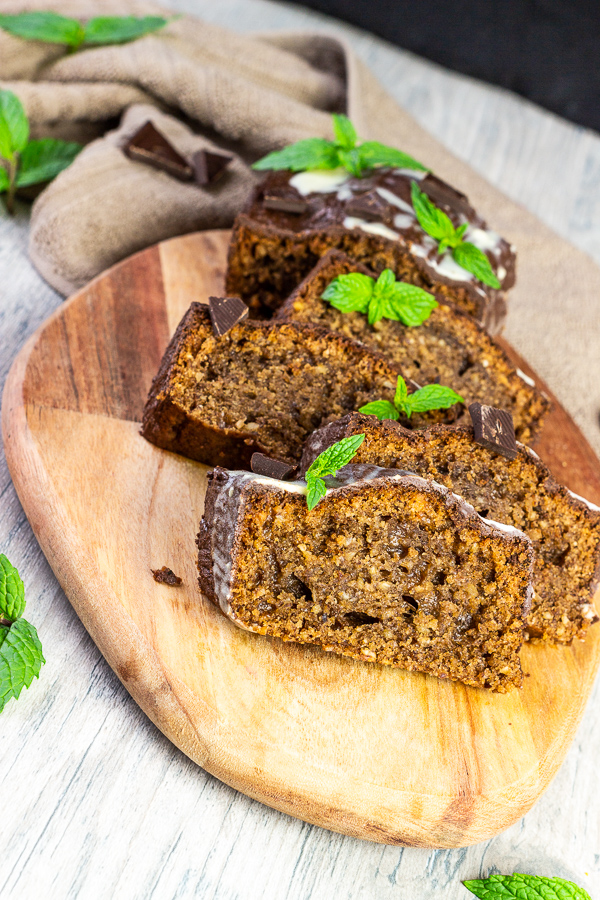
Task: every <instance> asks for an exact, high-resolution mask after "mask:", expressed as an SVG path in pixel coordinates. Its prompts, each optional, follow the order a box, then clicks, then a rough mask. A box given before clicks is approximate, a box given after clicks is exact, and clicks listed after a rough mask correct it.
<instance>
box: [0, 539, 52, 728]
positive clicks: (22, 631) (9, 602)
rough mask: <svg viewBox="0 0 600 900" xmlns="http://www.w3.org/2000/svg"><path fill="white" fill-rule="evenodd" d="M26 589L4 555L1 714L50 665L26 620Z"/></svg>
mask: <svg viewBox="0 0 600 900" xmlns="http://www.w3.org/2000/svg"><path fill="white" fill-rule="evenodd" d="M24 612H25V588H24V585H23V582H22V581H21V577H20V576H19V573H18V572H17V570H16V569H15V567H14V566H13V565H12V563H10V562H9V560H8V559H7V558H6V556H5V555H4V554H3V553H0V713H1V712H2V710H3V709H4V707H5V706H6V704H7V703H8V701H9V700H10V699H11V698H12V697H14V698H15V700H17V699H18V698H19V695H20V693H21V691H22V690H23V688H28V687H29V685H30V684H31V682H32V681H33V679H34V678H38V677H39V674H40V669H41V668H42V665H43V664H44V663H45V662H46V660H45V659H44V657H43V654H42V645H41V643H40V639H39V638H38V635H37V631H36V630H35V628H34V627H33V625H31V624H30V623H29V622H26V621H25V619H23V618H22V615H23V613H24Z"/></svg>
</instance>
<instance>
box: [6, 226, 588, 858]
mask: <svg viewBox="0 0 600 900" xmlns="http://www.w3.org/2000/svg"><path fill="white" fill-rule="evenodd" d="M227 241H228V233H226V232H205V233H203V234H196V235H189V236H186V237H182V238H176V239H174V240H172V241H168V242H166V243H164V244H161V245H160V246H159V247H155V248H150V249H149V250H147V251H144V252H143V253H141V254H138V255H137V256H134V257H132V258H131V259H130V260H127V261H125V262H124V263H122V264H120V265H118V266H116V267H115V268H114V269H112V270H110V271H109V272H108V273H106V274H104V275H103V276H100V277H99V278H98V279H96V280H95V281H94V282H92V283H91V284H90V285H89V286H88V287H87V288H85V289H84V290H83V291H81V292H80V293H79V294H77V295H75V297H73V298H72V299H71V300H70V301H68V302H67V303H66V304H65V305H64V306H63V307H61V308H60V309H59V310H58V311H57V312H56V313H55V314H54V315H53V316H52V317H51V318H50V319H49V320H48V321H47V322H46V323H45V324H44V325H43V326H42V327H41V328H40V329H39V331H38V332H37V333H36V334H34V335H33V336H32V338H30V340H29V341H28V343H27V344H26V345H25V347H24V348H23V350H22V351H21V353H20V354H19V356H18V357H17V359H16V360H15V363H14V365H13V368H12V370H11V373H10V374H9V378H8V380H7V384H6V388H5V396H4V402H3V433H4V441H5V448H6V455H7V461H8V464H9V468H10V471H11V475H12V477H13V480H14V483H15V485H16V488H17V491H18V493H19V497H20V499H21V502H22V504H23V507H24V509H25V511H26V513H27V516H28V518H29V520H30V522H31V524H32V527H33V529H34V532H35V533H36V536H37V538H38V540H39V541H40V544H41V546H42V548H43V550H44V553H45V554H46V556H47V558H48V560H49V562H50V564H51V566H52V568H53V569H54V571H55V573H56V575H57V577H58V579H59V581H60V583H61V584H62V586H63V588H64V590H65V592H66V594H67V596H68V597H69V599H70V600H71V602H72V604H73V606H74V608H75V609H76V611H77V613H78V615H79V617H80V618H81V620H82V622H83V623H84V625H85V627H86V628H87V630H88V631H89V633H90V634H91V636H92V638H93V639H94V641H95V642H96V644H97V645H98V647H99V648H100V650H101V652H102V653H103V655H104V656H105V658H106V659H107V660H108V662H109V664H110V665H111V667H112V668H113V670H114V671H115V672H116V673H117V675H118V677H119V678H120V680H121V681H122V683H123V684H124V685H125V687H126V688H127V690H128V691H129V692H130V694H131V695H132V696H133V697H134V699H135V700H136V701H137V703H138V704H139V705H140V706H141V708H142V709H143V710H144V711H145V712H146V714H147V715H148V716H149V717H150V719H151V720H152V721H153V722H154V723H155V724H156V725H158V727H159V728H160V729H161V730H162V731H163V733H164V734H165V735H166V736H167V737H168V738H169V739H170V740H171V741H173V743H175V744H176V745H177V746H178V747H180V748H181V749H182V750H183V751H184V753H186V754H187V755H188V756H189V757H190V758H191V759H193V760H194V761H195V762H197V763H198V764H199V765H201V766H202V767H203V768H205V769H206V770H207V771H209V772H211V773H213V774H214V775H216V776H217V777H218V778H219V779H221V780H223V781H225V782H226V783H227V784H229V785H232V786H233V787H235V788H237V789H239V790H241V791H243V792H244V793H246V794H248V795H249V796H251V797H253V798H255V799H258V800H260V801H262V802H264V803H266V804H268V805H269V806H272V807H274V808H276V809H279V810H282V811H284V812H287V813H290V814H291V815H294V816H297V817H299V818H301V819H304V820H306V821H308V822H314V823H317V824H319V825H322V826H324V827H327V828H330V829H333V830H336V831H340V832H343V833H346V834H350V835H355V836H359V837H363V838H367V839H370V840H373V841H378V842H381V843H389V844H402V845H409V846H420V847H458V846H464V845H467V844H470V843H475V842H478V841H481V840H484V839H486V838H488V837H491V836H493V835H495V834H497V833H498V832H499V831H501V830H502V829H504V828H507V827H508V826H509V825H510V824H512V823H513V822H514V821H515V820H516V819H517V818H519V817H520V816H522V815H523V814H524V813H525V812H526V811H527V810H528V809H529V808H530V807H531V806H532V804H533V803H534V802H535V801H536V799H537V798H538V797H539V795H540V793H541V792H542V791H543V790H544V789H545V787H546V786H547V785H548V783H549V781H550V779H551V778H552V777H553V775H554V774H555V773H556V771H557V769H558V767H559V766H560V764H561V762H562V760H563V758H564V755H565V753H566V751H567V749H568V747H569V745H570V742H571V740H572V738H573V735H574V733H575V729H576V727H577V724H578V722H579V719H580V717H581V714H582V712H583V709H584V706H585V702H586V700H587V698H588V696H589V693H590V690H591V687H592V684H593V679H594V675H595V673H596V670H597V667H598V663H599V661H600V631H599V629H592V631H591V633H590V636H589V638H588V639H587V640H586V641H585V642H584V643H581V642H576V643H575V644H574V645H573V646H572V647H555V648H553V647H543V646H538V645H530V646H526V647H525V648H524V649H523V664H524V671H525V672H526V673H527V677H526V678H525V684H524V687H523V689H522V690H521V691H513V692H512V693H510V694H508V695H493V694H490V693H488V692H485V691H481V690H476V689H473V688H468V687H466V686H464V685H459V684H451V683H446V682H442V681H439V680H437V679H434V678H430V677H428V676H424V675H418V674H413V673H408V672H402V671H400V670H394V669H389V668H387V667H380V666H372V665H368V664H364V663H359V662H355V661H352V660H349V659H343V658H341V657H335V656H332V655H331V654H327V653H323V652H321V651H319V650H317V649H314V648H307V647H301V646H296V645H293V644H284V643H282V642H280V641H278V640H275V639H268V638H265V637H262V636H258V635H253V634H249V633H246V632H243V631H241V630H239V629H237V628H235V626H233V625H232V624H231V623H230V622H229V621H228V620H227V619H225V618H224V617H223V616H222V615H221V614H220V613H219V612H218V611H217V610H216V609H215V608H214V607H213V606H212V605H211V604H210V603H208V602H207V601H206V600H205V599H204V598H203V597H202V596H201V594H200V592H199V590H198V588H197V583H196V572H195V548H194V537H195V534H196V532H197V528H198V522H199V519H200V516H201V514H202V506H203V497H204V489H205V474H206V471H207V468H206V467H205V466H202V465H200V464H197V463H194V462H191V461H189V460H186V459H183V458H182V457H179V456H176V455H175V454H171V453H168V452H165V451H162V450H159V449H158V448H156V447H154V446H152V445H150V444H148V443H147V442H146V441H144V440H143V439H142V438H141V437H140V435H139V433H138V431H139V426H138V422H139V420H140V415H141V410H142V407H143V403H144V400H145V397H146V394H147V390H148V388H149V385H150V380H151V378H152V376H153V374H154V373H155V371H156V369H157V367H158V363H159V360H160V357H161V355H162V352H163V350H164V348H165V346H166V344H167V341H168V339H169V336H170V334H171V333H172V332H173V330H174V329H175V327H176V325H177V323H178V321H179V319H180V318H181V316H182V314H183V313H184V312H185V310H186V309H187V307H188V306H189V304H190V302H191V301H192V300H198V299H204V298H206V297H207V296H208V295H209V294H211V293H216V294H218V293H220V292H222V285H223V272H224V263H225V250H226V246H227ZM518 362H519V364H520V365H521V367H522V368H524V369H526V366H525V364H524V363H523V361H521V360H518ZM537 449H538V452H539V453H540V455H541V456H542V458H543V459H544V460H545V461H546V463H547V464H548V465H549V466H550V468H551V469H552V470H553V471H554V473H555V474H556V475H557V477H558V478H559V479H560V480H561V481H563V482H565V483H566V484H567V485H568V486H569V487H571V488H572V489H573V490H575V491H576V492H577V493H581V494H584V495H586V496H588V497H589V498H590V499H592V500H596V501H600V476H599V470H598V464H597V463H596V461H595V458H594V455H593V453H592V451H591V450H590V448H589V447H588V446H587V444H586V443H585V441H584V439H583V438H582V436H581V434H580V433H579V432H578V430H577V428H576V427H575V425H574V424H573V423H572V421H571V420H570V419H569V417H568V416H567V415H566V413H564V411H563V410H561V409H560V407H558V406H556V408H555V412H554V413H553V414H552V416H551V417H550V419H549V422H548V424H547V426H546V428H545V429H544V432H543V436H542V439H541V441H540V444H539V446H538V447H537ZM163 565H167V566H169V567H170V568H171V569H173V571H175V572H176V573H177V574H178V575H180V576H181V577H182V578H183V585H182V586H181V587H178V588H174V587H168V586H165V585H159V584H156V583H155V582H154V580H153V578H152V574H151V569H152V568H159V567H161V566H163Z"/></svg>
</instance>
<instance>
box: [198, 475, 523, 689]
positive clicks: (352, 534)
mask: <svg viewBox="0 0 600 900" xmlns="http://www.w3.org/2000/svg"><path fill="white" fill-rule="evenodd" d="M325 483H326V492H325V494H324V496H323V497H322V499H321V500H320V501H319V502H318V503H317V505H316V506H315V507H314V508H313V509H309V508H308V505H307V497H306V494H307V486H306V482H304V481H293V482H290V481H278V480H276V479H272V478H267V477H264V476H260V475H256V474H253V473H249V472H241V471H227V470H224V469H219V468H217V469H215V471H214V472H213V474H212V476H209V486H208V490H207V495H206V502H205V511H204V516H203V519H202V522H201V525H200V533H199V535H198V541H197V543H198V548H199V556H198V566H199V582H200V587H201V589H202V591H203V592H204V594H205V595H206V596H207V597H209V598H210V599H211V600H212V601H213V602H215V603H216V604H217V605H218V606H219V607H220V608H221V610H222V611H223V613H224V614H225V615H226V616H228V617H229V618H230V619H231V620H232V621H233V622H235V624H236V625H238V626H240V627H242V628H245V629H247V630H248V631H253V632H256V633H258V634H264V635H270V636H273V637H277V638H281V639H283V640H285V641H295V642H298V643H307V644H316V645H318V646H319V647H321V648H322V649H324V650H328V651H332V652H334V653H339V654H342V655H345V656H350V657H353V658H355V659H359V660H364V661H368V662H372V663H381V664H384V665H390V666H398V667H401V668H404V669H409V670H412V671H417V672H426V673H429V674H431V675H435V676H437V677H440V678H450V679H453V680H458V681H462V682H464V683H465V684H469V685H473V686H476V687H485V688H490V689H492V690H495V691H502V692H504V691H508V690H510V689H512V688H514V687H518V686H519V685H520V684H521V681H522V672H521V664H520V659H519V650H520V647H521V644H522V641H523V620H524V614H525V613H526V610H527V605H528V603H529V592H530V575H531V564H532V548H531V542H530V541H529V539H528V538H527V537H526V536H525V535H524V534H522V533H521V532H519V531H517V530H516V529H512V528H507V527H506V526H503V525H498V524H496V523H494V522H489V521H484V520H483V519H482V518H481V517H480V516H478V515H477V513H476V512H475V510H474V509H473V508H472V507H471V506H469V505H468V504H467V503H465V501H464V500H462V499H461V498H460V497H457V496H456V495H455V494H453V493H452V492H451V491H449V490H448V489H447V488H445V487H443V486H441V485H438V484H435V483H433V482H431V481H426V480H425V479H423V478H420V477H418V476H416V475H413V474H410V473H406V472H399V471H397V470H390V469H383V468H379V467H377V466H369V465H354V464H350V465H347V466H344V467H343V468H341V469H340V470H339V471H338V472H337V474H336V475H335V477H333V476H328V477H326V478H325Z"/></svg>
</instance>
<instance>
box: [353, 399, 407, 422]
mask: <svg viewBox="0 0 600 900" xmlns="http://www.w3.org/2000/svg"><path fill="white" fill-rule="evenodd" d="M358 411H359V412H361V413H364V415H365V416H377V418H378V419H379V420H380V421H383V419H393V420H394V422H396V421H397V420H398V419H399V418H400V416H399V414H398V410H397V409H396V407H395V406H394V404H393V403H390V401H389V400H373V402H372V403H365V405H364V406H361V407H360V409H359V410H358Z"/></svg>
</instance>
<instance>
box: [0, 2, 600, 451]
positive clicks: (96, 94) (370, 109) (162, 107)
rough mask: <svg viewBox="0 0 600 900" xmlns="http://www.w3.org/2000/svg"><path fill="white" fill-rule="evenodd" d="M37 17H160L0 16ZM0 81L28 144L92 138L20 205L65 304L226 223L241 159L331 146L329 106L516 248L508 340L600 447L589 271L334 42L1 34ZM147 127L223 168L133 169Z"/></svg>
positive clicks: (596, 316)
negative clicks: (407, 157)
mask: <svg viewBox="0 0 600 900" xmlns="http://www.w3.org/2000/svg"><path fill="white" fill-rule="evenodd" d="M41 8H51V9H53V10H55V11H57V12H61V13H63V14H64V15H70V16H73V17H75V18H81V19H85V18H89V17H90V16H93V15H101V14H104V15H126V14H132V15H148V14H157V13H158V14H163V15H165V16H172V15H173V13H172V11H165V10H164V9H161V7H158V6H156V5H155V4H153V3H147V2H144V0H52V2H49V0H45V2H44V0H37V2H35V0H3V2H2V12H7V13H8V12H20V11H24V10H27V9H41ZM257 24H260V23H257ZM0 87H4V88H9V89H11V90H13V91H14V92H15V93H17V94H18V95H19V96H20V98H21V100H22V101H23V103H24V105H25V108H26V110H27V113H28V115H29V117H30V120H31V122H32V128H33V132H34V134H35V135H36V136H37V135H44V134H52V135H56V136H63V137H67V138H74V139H77V138H81V139H83V140H90V139H91V138H93V137H96V136H97V135H103V136H101V137H97V138H96V139H95V140H92V142H91V143H89V144H88V145H87V146H86V148H85V149H84V150H83V151H82V153H81V154H80V155H79V156H78V157H77V159H76V160H75V162H74V163H73V164H72V165H71V166H70V167H69V168H68V169H67V170H66V171H65V172H63V173H61V174H60V175H59V176H58V178H56V180H55V181H54V182H52V184H51V185H50V186H49V187H48V188H46V190H45V191H44V192H43V193H42V194H41V196H40V197H39V198H38V199H37V201H36V202H35V204H34V206H33V210H32V219H31V237H30V255H31V259H32V261H33V263H34V265H35V266H36V267H37V268H38V269H39V271H40V272H41V274H42V275H43V277H44V278H46V279H47V280H48V281H49V282H50V283H51V284H52V285H53V286H54V287H55V288H56V289H57V290H59V291H60V292H62V293H64V294H68V293H71V292H72V291H74V290H75V289H77V288H79V287H81V286H82V285H83V284H85V283H86V282H87V281H88V280H89V279H91V278H92V277H94V276H95V275H97V274H98V273H99V272H101V271H102V270H103V269H104V268H106V267H107V266H110V265H112V264H113V263H115V262H117V261H118V260H120V259H122V258H124V257H125V256H128V255H129V254H131V253H133V252H135V251H137V250H140V249H142V248H143V247H146V246H148V245H150V244H152V243H155V242H156V241H159V240H163V239H165V238H169V237H172V236H174V235H177V234H183V233H186V232H189V231H194V230H199V229H206V228H221V227H226V226H228V225H230V224H231V222H232V220H233V217H234V215H235V213H236V211H237V210H238V209H239V208H240V206H241V204H242V203H243V201H244V198H245V197H246V196H247V194H248V192H249V190H250V188H251V186H252V184H253V182H254V179H255V177H256V176H255V175H254V174H253V173H252V171H251V169H250V167H249V163H251V161H252V160H254V159H256V158H258V157H259V156H261V155H262V154H264V153H266V152H267V151H269V150H273V149H277V148H279V147H281V146H283V145H284V144H286V143H288V142H290V141H295V140H299V139H301V138H303V137H311V136H322V137H330V136H331V117H330V111H331V110H339V111H345V112H347V113H348V115H349V116H350V117H351V118H352V120H353V121H354V123H355V125H356V127H357V130H358V133H359V135H360V136H361V137H362V138H364V139H367V138H368V139H375V140H381V141H383V142H385V143H388V144H392V145H394V146H397V147H400V148H401V149H402V150H404V151H406V152H407V153H410V154H411V155H413V156H415V157H416V158H417V159H419V160H421V161H422V162H423V163H425V164H426V165H428V166H430V167H431V168H432V169H433V170H434V171H435V172H436V173H437V174H438V175H439V176H440V177H441V178H444V179H445V180H447V181H449V182H450V183H451V184H453V185H455V186H456V187H458V188H460V189H461V190H463V191H464V192H465V193H466V194H468V196H469V198H470V199H471V201H472V202H473V204H474V205H475V206H476V207H477V208H478V209H479V210H480V212H481V213H482V214H483V215H484V216H485V218H486V219H487V220H488V221H489V223H490V224H491V225H492V227H493V228H494V229H496V230H497V231H499V232H500V233H501V234H503V235H504V236H505V237H506V238H507V239H508V240H510V241H511V242H513V243H514V244H515V245H516V247H517V251H518V282H517V287H516V288H515V289H514V291H513V292H512V294H511V297H510V303H509V310H510V311H509V318H508V323H507V328H506V333H507V337H508V338H509V340H511V342H512V343H513V345H514V346H515V347H516V348H517V349H518V350H519V351H520V352H521V353H522V354H523V355H524V356H525V357H526V358H527V359H528V361H529V362H530V363H531V365H532V366H533V367H534V368H535V369H536V370H537V371H538V372H539V374H540V375H541V376H542V377H543V378H545V379H546V380H547V381H548V382H549V384H550V386H551V388H552V389H553V390H554V391H555V392H556V393H557V394H558V396H559V398H560V399H561V401H562V402H563V404H564V405H566V406H567V408H568V409H569V411H570V412H571V414H572V415H573V416H574V417H575V419H576V420H577V422H578V424H579V425H580V427H582V428H583V430H584V432H585V433H586V435H587V437H588V439H589V440H590V441H591V442H592V444H593V445H594V447H595V448H596V450H597V452H598V451H600V430H599V428H598V409H599V408H600V269H599V268H598V267H597V266H596V264H595V263H594V262H593V261H592V260H591V259H590V258H589V257H588V256H587V255H586V254H584V253H583V252H581V251H579V250H576V249H575V248H573V247H572V246H571V245H570V244H569V243H567V242H566V241H565V240H563V239H562V238H559V237H558V236H557V235H556V234H555V233H554V232H552V231H551V230H550V229H549V228H547V227H546V226H545V225H543V224H542V223H541V222H540V221H539V220H538V219H537V218H536V217H535V216H533V215H532V214H531V213H529V212H527V211H526V210H524V209H523V208H521V207H520V206H519V205H518V204H516V203H515V202H513V201H512V200H509V199H508V198H507V197H505V196H504V194H502V193H501V192H500V191H498V190H497V189H496V188H493V187H492V186H491V185H490V184H488V183H487V182H486V181H485V179H484V178H482V177H481V176H480V175H478V174H476V173H475V172H474V171H473V170H472V169H470V167H469V166H467V165H466V164H465V163H463V162H461V161H460V160H458V159H457V158H456V157H454V156H453V155H452V154H451V153H449V152H448V150H446V149H445V148H444V147H443V146H442V145H441V144H439V143H438V142H437V141H436V140H435V139H434V138H432V137H431V136H430V135H429V134H428V133H427V132H426V131H424V130H423V129H422V128H421V127H420V126H418V125H417V124H416V123H415V122H414V120H413V119H412V118H411V117H410V116H409V115H408V114H407V113H406V112H404V111H403V110H402V109H400V108H399V107H398V106H397V105H396V103H395V102H394V101H393V100H392V99H391V97H390V96H389V95H388V94H387V93H386V92H385V91H384V89H383V88H382V87H381V85H380V84H379V83H378V82H377V81H376V79H375V78H374V77H373V75H372V74H371V73H370V72H369V71H368V69H367V68H366V67H365V66H364V65H363V64H362V63H361V62H360V61H359V60H358V59H357V57H356V56H355V55H354V53H353V51H352V50H351V49H350V48H349V47H348V46H347V44H346V43H345V42H344V41H342V40H339V39H337V38H335V37H333V36H326V35H320V34H315V33H311V34H306V33H284V34H281V33H276V34H268V35H266V34H261V35H255V36H253V37H245V36H244V37H242V36H239V35H236V34H235V33H233V32H231V31H227V30H225V29H222V28H219V27H216V26H214V25H207V24H205V23H203V22H200V21H198V20H197V19H194V18H192V17H190V16H183V17H179V18H177V19H175V20H173V21H171V22H170V24H169V25H168V26H167V27H166V28H165V29H164V30H163V31H161V32H158V33H156V34H154V35H150V36H148V37H145V38H142V39H140V40H138V41H135V42H133V43H131V44H126V45H121V46H112V47H99V48H95V49H89V50H83V51H82V50H80V51H78V52H77V53H74V54H66V53H65V52H64V50H63V49H62V48H60V47H56V46H54V45H47V44H41V43H35V42H24V41H22V40H20V39H19V38H16V37H12V36H11V35H8V34H7V33H5V32H2V31H0ZM119 119H120V124H118V123H119ZM148 119H152V120H153V121H154V122H155V124H156V126H157V127H158V128H159V129H160V130H162V131H163V132H164V133H165V134H166V135H167V136H168V137H169V138H170V139H171V140H172V141H173V143H174V144H175V146H176V147H177V149H178V150H180V152H182V153H183V154H187V153H191V152H193V151H194V150H196V149H198V148H200V147H209V148H212V149H218V148H221V149H225V150H226V151H227V152H233V154H234V162H233V163H232V164H231V166H230V169H229V171H228V174H227V175H226V176H225V178H223V179H222V180H221V181H219V182H217V183H216V184H214V185H212V186H210V187H208V188H199V187H197V186H195V185H192V184H186V183H182V182H179V181H177V180H176V179H174V178H172V177H170V176H169V175H167V174H166V173H163V172H158V171H156V170H154V169H151V168H149V167H147V166H145V165H143V164H141V163H136V162H132V161H130V160H129V159H128V158H127V157H125V155H124V154H123V152H122V150H121V146H122V145H123V143H124V142H125V140H126V139H127V137H128V136H129V135H131V134H132V133H133V132H134V131H135V130H136V129H137V127H139V126H140V125H141V124H143V123H144V122H145V121H147V120H148ZM116 125H118V127H116V130H115V126H116Z"/></svg>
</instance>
